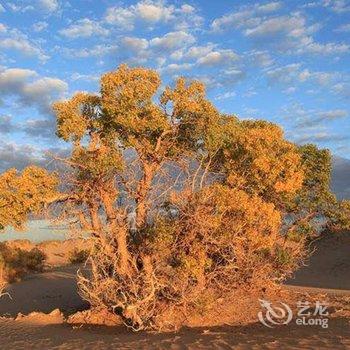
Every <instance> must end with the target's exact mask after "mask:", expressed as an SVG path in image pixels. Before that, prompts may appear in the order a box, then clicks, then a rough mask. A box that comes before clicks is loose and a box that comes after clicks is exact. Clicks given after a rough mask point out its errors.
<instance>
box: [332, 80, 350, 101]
mask: <svg viewBox="0 0 350 350" xmlns="http://www.w3.org/2000/svg"><path fill="white" fill-rule="evenodd" d="M332 92H333V93H334V94H336V95H338V96H340V97H344V98H350V83H346V82H341V83H337V84H335V85H334V86H333V87H332Z"/></svg>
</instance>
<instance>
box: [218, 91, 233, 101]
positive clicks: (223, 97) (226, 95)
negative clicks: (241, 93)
mask: <svg viewBox="0 0 350 350" xmlns="http://www.w3.org/2000/svg"><path fill="white" fill-rule="evenodd" d="M235 96H236V93H235V92H234V91H231V92H225V93H222V94H219V95H217V96H216V97H215V100H217V101H221V100H227V99H230V98H233V97H235Z"/></svg>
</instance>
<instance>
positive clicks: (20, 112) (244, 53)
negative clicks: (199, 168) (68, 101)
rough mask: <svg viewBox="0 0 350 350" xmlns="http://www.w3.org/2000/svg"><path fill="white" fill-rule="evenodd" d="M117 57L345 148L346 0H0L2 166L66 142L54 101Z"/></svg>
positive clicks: (290, 132)
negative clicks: (196, 84)
mask: <svg viewBox="0 0 350 350" xmlns="http://www.w3.org/2000/svg"><path fill="white" fill-rule="evenodd" d="M122 62H127V63H128V64H129V65H142V66H147V67H152V68H154V69H157V70H158V71H159V72H160V74H161V75H162V78H163V81H164V85H166V84H171V83H172V81H173V80H174V78H176V77H177V76H179V75H184V76H186V77H189V78H196V79H200V80H202V81H203V82H205V83H206V84H207V87H208V95H209V97H210V98H211V99H212V100H213V101H214V103H215V104H216V106H217V107H218V108H219V109H220V110H221V111H223V112H226V113H235V114H237V115H238V116H239V117H241V118H262V119H268V120H271V121H273V122H277V123H279V124H281V125H282V126H283V127H284V129H285V132H286V135H287V137H288V138H289V139H291V140H293V141H295V142H298V143H305V142H314V143H317V144H318V145H319V146H321V147H327V148H330V149H331V150H332V152H333V153H334V154H335V155H337V156H341V157H345V158H350V124H349V118H350V103H349V101H350V1H348V0H314V1H312V0H310V1H298V0H293V1H287V0H284V1H276V2H266V1H243V0H242V1H238V0H235V1H233V0H217V1H212V0H210V1H209V0H197V1H196V0H188V1H186V2H183V1H170V0H169V1H165V0H164V1H161V0H160V1H157V0H144V1H139V2H137V1H117V0H99V1H94V0H69V1H65V0H22V1H4V0H0V171H1V170H4V169H5V168H8V167H10V166H16V167H22V166H23V165H26V164H28V163H30V162H37V163H40V164H45V163H47V162H48V160H47V159H48V156H47V153H45V152H47V151H49V152H52V153H55V152H56V153H57V152H64V149H65V148H66V147H67V145H65V144H64V143H63V142H61V141H59V140H58V139H57V138H56V137H55V136H54V129H55V120H54V117H53V115H52V113H51V108H50V105H51V103H52V101H54V100H57V99H60V98H65V97H69V96H70V95H71V94H72V93H74V92H75V91H82V90H84V91H91V92H95V91H98V78H99V76H100V75H101V74H102V73H103V72H106V71H109V70H112V69H115V68H116V67H117V66H118V65H119V64H120V63H122Z"/></svg>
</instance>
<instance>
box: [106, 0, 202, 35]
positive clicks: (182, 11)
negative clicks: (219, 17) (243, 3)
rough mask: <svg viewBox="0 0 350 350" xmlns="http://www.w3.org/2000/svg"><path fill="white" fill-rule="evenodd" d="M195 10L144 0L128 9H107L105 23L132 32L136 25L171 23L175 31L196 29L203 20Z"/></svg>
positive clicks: (188, 6)
mask: <svg viewBox="0 0 350 350" xmlns="http://www.w3.org/2000/svg"><path fill="white" fill-rule="evenodd" d="M195 11H196V9H195V8H194V7H193V6H191V5H188V4H183V5H182V6H181V7H179V8H177V7H175V6H174V5H167V4H166V3H165V2H164V1H155V0H144V1H139V2H138V3H136V4H135V5H131V6H128V7H121V6H113V7H109V8H108V9H107V11H106V14H105V21H106V22H107V23H108V24H110V25H114V26H115V27H116V28H117V29H120V30H133V29H134V27H135V25H136V23H138V22H140V23H144V24H146V25H148V26H152V25H154V24H156V23H170V22H171V23H172V24H174V27H175V29H177V30H183V29H187V28H189V27H192V28H194V27H198V26H200V25H201V24H202V22H203V19H202V17H200V16H199V15H198V14H196V13H195Z"/></svg>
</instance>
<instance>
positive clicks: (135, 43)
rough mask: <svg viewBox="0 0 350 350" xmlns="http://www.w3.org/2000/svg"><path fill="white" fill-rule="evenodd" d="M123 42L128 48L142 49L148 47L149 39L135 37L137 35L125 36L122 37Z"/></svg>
mask: <svg viewBox="0 0 350 350" xmlns="http://www.w3.org/2000/svg"><path fill="white" fill-rule="evenodd" d="M121 41H122V44H123V46H125V48H126V49H128V50H131V51H135V52H138V51H141V50H146V49H147V48H148V45H149V44H148V41H147V40H146V39H141V38H135V37H124V38H122V40H121Z"/></svg>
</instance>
